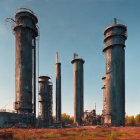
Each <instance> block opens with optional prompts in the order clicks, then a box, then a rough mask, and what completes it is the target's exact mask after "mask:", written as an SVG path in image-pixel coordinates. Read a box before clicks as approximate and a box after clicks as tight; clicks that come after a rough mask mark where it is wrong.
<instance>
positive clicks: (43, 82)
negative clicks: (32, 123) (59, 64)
mask: <svg viewBox="0 0 140 140" xmlns="http://www.w3.org/2000/svg"><path fill="white" fill-rule="evenodd" d="M49 79H50V77H49V76H45V75H42V76H39V108H40V110H39V111H40V114H39V115H40V119H41V120H40V127H43V128H46V127H47V126H48V124H49V112H50V111H49V110H50V105H49V101H50V98H49V90H50V89H49Z"/></svg>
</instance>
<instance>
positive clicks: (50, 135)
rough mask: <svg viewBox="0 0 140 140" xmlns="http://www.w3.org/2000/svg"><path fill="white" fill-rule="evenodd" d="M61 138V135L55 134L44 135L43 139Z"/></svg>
mask: <svg viewBox="0 0 140 140" xmlns="http://www.w3.org/2000/svg"><path fill="white" fill-rule="evenodd" d="M59 137H61V134H56V133H52V132H50V133H45V134H44V136H43V138H45V139H48V138H59Z"/></svg>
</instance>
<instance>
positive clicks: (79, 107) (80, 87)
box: [71, 54, 85, 125]
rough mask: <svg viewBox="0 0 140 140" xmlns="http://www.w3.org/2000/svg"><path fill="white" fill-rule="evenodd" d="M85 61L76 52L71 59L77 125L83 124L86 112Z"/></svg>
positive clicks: (75, 121)
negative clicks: (84, 97)
mask: <svg viewBox="0 0 140 140" xmlns="http://www.w3.org/2000/svg"><path fill="white" fill-rule="evenodd" d="M84 62H85V61H84V60H83V59H82V58H78V55H77V54H74V58H73V60H72V61H71V63H72V64H73V73H74V123H75V124H76V125H81V123H82V117H83V114H84V99H83V96H84V83H83V81H84V78H83V71H84V70H83V64H84Z"/></svg>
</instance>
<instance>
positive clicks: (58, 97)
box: [55, 53, 61, 123]
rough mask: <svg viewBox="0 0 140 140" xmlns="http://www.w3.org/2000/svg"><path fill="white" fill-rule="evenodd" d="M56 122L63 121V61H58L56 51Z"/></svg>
mask: <svg viewBox="0 0 140 140" xmlns="http://www.w3.org/2000/svg"><path fill="white" fill-rule="evenodd" d="M55 98H56V99H55V102H56V103H55V105H56V122H57V123H60V122H61V63H60V62H58V53H56V95H55Z"/></svg>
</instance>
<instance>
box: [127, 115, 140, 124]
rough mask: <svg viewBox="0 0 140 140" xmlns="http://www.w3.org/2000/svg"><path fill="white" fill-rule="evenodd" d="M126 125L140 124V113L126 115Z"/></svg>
mask: <svg viewBox="0 0 140 140" xmlns="http://www.w3.org/2000/svg"><path fill="white" fill-rule="evenodd" d="M125 124H126V125H140V114H138V115H136V116H135V117H134V116H128V115H127V116H126V117H125Z"/></svg>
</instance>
